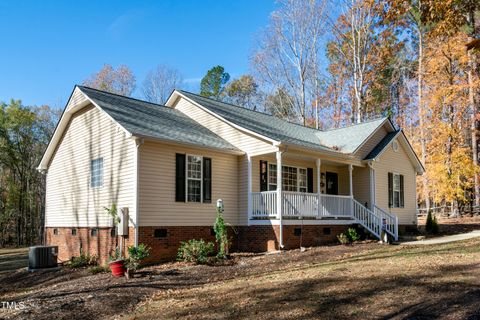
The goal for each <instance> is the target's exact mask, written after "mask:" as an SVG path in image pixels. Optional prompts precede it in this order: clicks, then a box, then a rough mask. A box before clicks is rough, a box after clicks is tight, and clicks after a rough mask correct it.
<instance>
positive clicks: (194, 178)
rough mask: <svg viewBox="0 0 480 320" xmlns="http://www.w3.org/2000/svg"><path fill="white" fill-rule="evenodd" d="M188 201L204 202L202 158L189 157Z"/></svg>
mask: <svg viewBox="0 0 480 320" xmlns="http://www.w3.org/2000/svg"><path fill="white" fill-rule="evenodd" d="M187 201H188V202H202V157H199V156H191V155H189V156H187Z"/></svg>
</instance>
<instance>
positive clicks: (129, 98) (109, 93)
mask: <svg viewBox="0 0 480 320" xmlns="http://www.w3.org/2000/svg"><path fill="white" fill-rule="evenodd" d="M75 86H77V87H79V88H80V89H82V88H85V89H89V90H93V91H97V92H100V93H106V94H108V95H112V96H116V97H119V98H124V99H128V100H134V101H139V102H143V103H146V104H151V105H154V106H157V107H164V108H168V107H167V106H165V105H163V104H159V103H155V102H150V101H147V100H142V99H138V98H133V97H128V96H124V95H121V94H118V93H113V92H109V91H105V90H100V89H96V88H92V87H88V86H84V85H79V84H76V85H75Z"/></svg>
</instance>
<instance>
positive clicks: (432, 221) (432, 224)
mask: <svg viewBox="0 0 480 320" xmlns="http://www.w3.org/2000/svg"><path fill="white" fill-rule="evenodd" d="M425 232H426V233H429V234H438V233H439V232H440V230H439V227H438V221H437V217H434V216H433V215H432V212H431V211H428V215H427V222H426V223H425Z"/></svg>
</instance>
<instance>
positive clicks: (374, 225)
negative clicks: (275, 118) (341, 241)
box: [247, 151, 398, 239]
mask: <svg viewBox="0 0 480 320" xmlns="http://www.w3.org/2000/svg"><path fill="white" fill-rule="evenodd" d="M247 160H248V167H247V168H248V171H247V183H248V193H247V194H248V220H249V224H257V223H265V222H266V221H271V222H272V223H278V224H280V225H281V224H282V220H299V219H301V220H310V222H311V223H315V221H319V222H320V220H321V221H322V222H325V221H326V220H333V221H332V223H333V222H334V221H338V220H344V221H345V222H346V221H349V220H350V221H351V223H352V224H353V223H357V224H360V225H362V226H363V227H364V228H365V229H367V230H368V231H369V232H370V233H372V234H373V235H374V236H376V237H377V238H380V237H381V234H382V230H383V231H386V232H387V233H388V234H390V235H391V236H393V237H394V238H395V239H398V219H397V217H396V216H395V215H393V214H390V213H388V212H386V211H384V210H382V209H381V208H379V207H377V206H376V205H375V187H374V172H373V171H372V169H371V168H370V167H369V166H367V165H366V164H362V163H353V161H352V162H350V161H348V160H342V161H335V160H333V159H332V158H327V159H323V158H322V159H320V158H314V157H312V156H310V155H308V154H305V153H303V154H300V153H294V152H291V151H290V152H288V153H285V152H280V151H278V152H276V153H275V157H272V154H270V155H268V154H267V155H261V156H257V157H247ZM257 170H258V171H257Z"/></svg>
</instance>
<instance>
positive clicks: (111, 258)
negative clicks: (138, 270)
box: [108, 247, 123, 262]
mask: <svg viewBox="0 0 480 320" xmlns="http://www.w3.org/2000/svg"><path fill="white" fill-rule="evenodd" d="M108 260H109V261H110V262H113V261H119V260H123V257H122V254H121V252H120V248H119V247H116V248H115V250H114V251H113V254H111V255H110V256H109V257H108Z"/></svg>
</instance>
